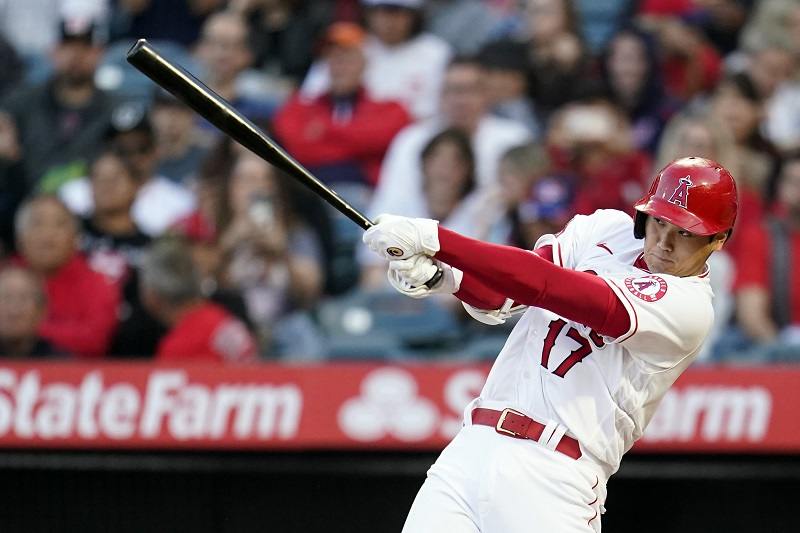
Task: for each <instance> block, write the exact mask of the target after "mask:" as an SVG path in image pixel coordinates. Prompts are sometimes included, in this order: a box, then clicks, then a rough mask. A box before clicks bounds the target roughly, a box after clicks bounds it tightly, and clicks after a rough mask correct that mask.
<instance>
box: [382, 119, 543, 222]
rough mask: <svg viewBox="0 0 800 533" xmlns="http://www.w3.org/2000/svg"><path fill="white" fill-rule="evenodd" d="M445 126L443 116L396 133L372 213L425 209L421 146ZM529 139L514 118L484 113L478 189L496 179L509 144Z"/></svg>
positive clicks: (476, 139)
mask: <svg viewBox="0 0 800 533" xmlns="http://www.w3.org/2000/svg"><path fill="white" fill-rule="evenodd" d="M444 128H445V124H444V123H443V122H442V120H441V119H430V120H427V121H424V122H418V123H416V124H412V125H410V126H407V127H406V128H404V129H403V130H401V131H400V133H398V134H397V136H396V137H395V138H394V139H393V140H392V144H391V145H390V146H389V150H388V151H387V152H386V157H385V158H384V160H383V166H382V167H381V175H380V180H379V181H378V187H377V188H376V190H375V194H374V196H373V198H372V203H371V205H370V207H369V209H368V214H369V215H370V216H373V217H374V216H377V215H379V214H381V213H392V214H398V215H399V214H406V213H418V212H421V211H424V207H421V206H424V205H425V198H424V195H423V191H422V161H421V160H422V150H423V149H424V148H425V145H426V144H427V143H428V142H429V141H430V140H431V139H432V138H433V136H434V135H436V134H437V133H439V132H440V131H442V130H443V129H444ZM530 140H531V134H530V132H529V131H528V129H527V128H525V126H523V125H521V124H519V123H517V122H515V121H513V120H508V119H504V118H499V117H495V116H491V115H486V116H484V117H483V118H482V119H481V121H480V123H479V124H478V128H477V129H476V131H475V134H474V135H473V136H472V150H473V151H474V153H475V178H476V180H477V189H478V190H480V191H483V190H485V189H487V188H488V186H489V185H491V184H493V183H495V182H496V180H497V172H498V165H499V162H500V158H501V157H502V155H503V154H504V153H505V152H506V151H507V150H508V149H509V148H512V147H514V146H519V145H521V144H524V143H526V142H529V141H530ZM411 216H413V215H411Z"/></svg>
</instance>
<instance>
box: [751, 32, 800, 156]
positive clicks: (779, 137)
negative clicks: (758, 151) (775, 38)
mask: <svg viewBox="0 0 800 533" xmlns="http://www.w3.org/2000/svg"><path fill="white" fill-rule="evenodd" d="M748 56H749V59H748V63H747V72H748V73H749V74H750V76H751V78H752V80H753V83H754V84H755V85H756V87H757V88H758V90H759V94H760V95H761V97H762V98H763V99H764V106H765V116H764V119H763V123H762V129H763V131H764V134H765V135H766V136H767V138H768V139H769V140H770V141H771V142H772V143H774V144H775V145H776V146H777V147H778V148H780V149H782V150H784V151H791V150H793V149H794V148H797V147H800V80H798V74H800V70H798V65H799V64H798V58H797V57H796V56H795V55H794V54H793V53H792V51H791V50H790V49H788V48H786V47H783V46H770V45H767V46H764V47H763V48H761V49H758V50H754V51H751V52H750V53H749V54H748Z"/></svg>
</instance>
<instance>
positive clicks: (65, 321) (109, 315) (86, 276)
mask: <svg viewBox="0 0 800 533" xmlns="http://www.w3.org/2000/svg"><path fill="white" fill-rule="evenodd" d="M20 262H21V263H23V264H24V261H20ZM45 291H46V293H47V314H46V315H45V318H44V320H43V321H42V324H41V325H40V326H39V335H41V336H42V337H44V338H45V339H47V340H48V341H50V342H51V343H53V344H54V345H56V346H59V347H60V348H63V349H64V350H66V351H68V352H70V353H71V354H73V355H76V356H79V357H102V356H104V355H106V350H107V349H108V345H109V342H111V337H112V336H113V334H114V329H115V328H116V325H117V307H118V305H119V300H120V294H119V289H118V287H117V285H116V283H114V281H113V280H111V279H109V278H106V277H105V276H103V275H102V274H98V273H97V272H95V271H94V270H92V269H91V268H90V267H89V264H88V263H87V262H86V258H84V257H83V256H82V255H79V254H76V255H75V256H73V258H72V259H70V260H69V261H68V262H67V264H65V265H64V266H63V267H61V268H60V269H59V270H58V271H56V272H55V273H53V274H51V275H50V276H48V277H47V279H45Z"/></svg>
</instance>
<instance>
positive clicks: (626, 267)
mask: <svg viewBox="0 0 800 533" xmlns="http://www.w3.org/2000/svg"><path fill="white" fill-rule="evenodd" d="M642 244H643V241H642V240H638V239H636V238H634V236H633V221H632V219H631V217H630V216H628V215H627V214H625V213H622V212H620V211H615V210H600V211H597V212H595V213H594V214H592V215H589V216H576V217H575V218H574V219H573V220H572V221H571V222H570V223H569V224H568V225H567V227H566V228H565V229H564V230H563V231H562V232H561V233H559V234H557V235H545V236H544V237H542V238H541V239H540V240H539V242H537V244H536V247H540V246H545V245H552V246H553V261H554V263H555V264H556V265H559V266H562V267H565V268H569V269H572V270H578V271H584V272H592V273H595V274H597V275H598V276H600V277H601V278H602V279H603V280H604V281H605V282H606V283H607V284H608V285H609V287H611V289H613V291H614V292H615V293H616V294H617V296H618V297H619V298H620V300H621V301H622V302H623V304H624V306H625V308H626V309H627V311H628V314H629V316H630V324H631V325H630V330H629V331H628V332H627V333H625V334H624V335H622V336H621V337H619V338H617V339H612V338H607V337H603V336H601V335H599V334H597V333H596V332H594V331H592V330H591V329H590V328H588V327H586V326H584V325H582V324H578V323H576V322H572V321H570V320H568V319H566V318H563V317H561V316H559V315H557V314H555V313H552V312H550V311H547V310H545V309H540V308H536V307H530V308H528V310H527V311H525V314H524V315H523V316H522V317H521V319H520V321H519V323H518V324H517V325H516V326H515V327H514V330H513V331H512V332H511V335H510V336H509V338H508V340H507V341H506V344H505V346H504V347H503V350H502V351H501V352H500V355H499V356H498V357H497V360H496V362H495V364H494V366H493V367H492V370H491V372H490V373H489V377H488V378H487V381H486V384H485V386H484V388H483V390H482V392H481V396H480V399H479V400H477V402H476V404H477V403H479V404H480V405H481V406H484V407H489V408H495V409H504V408H507V407H511V408H515V409H518V410H520V411H522V412H524V413H526V414H528V415H530V416H532V417H534V418H536V419H538V420H540V421H549V422H551V423H556V424H559V425H560V426H561V428H562V429H561V430H562V431H563V430H564V429H566V431H567V433H568V434H569V435H572V436H573V437H575V438H576V439H577V440H578V441H579V442H580V444H581V448H582V450H583V452H584V454H588V456H589V458H590V459H592V460H593V461H594V462H596V463H597V464H598V465H599V466H600V467H601V468H602V469H603V470H604V471H605V473H606V476H610V475H611V474H613V473H614V472H615V471H616V470H617V468H618V467H619V463H620V460H621V458H622V455H623V454H624V453H625V452H626V451H627V450H628V449H630V447H631V446H632V445H633V443H634V441H635V440H636V439H638V438H639V437H641V435H642V432H643V431H644V429H645V427H646V426H647V424H648V422H649V421H650V419H651V418H652V416H653V413H654V412H655V409H656V407H657V406H658V403H659V402H660V400H661V398H662V397H663V395H664V393H665V392H666V391H667V389H668V388H669V387H670V386H671V385H672V383H673V382H674V381H675V380H676V379H677V378H678V376H679V375H680V374H681V372H682V371H683V370H684V369H686V367H688V366H689V364H690V363H691V362H692V360H693V358H694V357H695V356H696V355H697V353H698V352H699V350H700V348H701V346H702V344H703V340H704V339H705V337H706V335H707V333H708V331H709V330H710V328H711V325H712V323H713V310H712V307H711V299H712V291H711V287H710V284H709V280H708V268H706V269H705V271H704V272H703V274H701V275H699V276H691V277H683V278H680V277H675V276H670V275H667V274H652V273H650V272H648V271H647V270H646V266H645V265H644V263H643V261H642ZM635 265H639V266H635ZM580 297H581V295H580V294H576V295H575V299H576V300H578V299H580ZM476 404H475V405H476Z"/></svg>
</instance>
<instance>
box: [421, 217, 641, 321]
mask: <svg viewBox="0 0 800 533" xmlns="http://www.w3.org/2000/svg"><path fill="white" fill-rule="evenodd" d="M439 245H440V250H439V251H438V252H437V253H436V258H437V259H439V260H441V261H443V262H445V263H447V264H449V265H451V266H454V267H456V268H458V269H460V270H461V271H463V272H464V275H465V276H467V275H470V276H474V277H475V279H476V280H477V281H478V282H479V283H480V284H482V285H483V286H486V287H491V288H492V290H494V291H495V292H497V293H499V294H502V295H504V296H505V297H507V298H511V299H512V300H514V302H515V303H517V304H522V305H531V306H536V307H541V308H544V309H548V310H550V311H553V312H554V313H558V314H559V315H561V316H563V317H565V318H568V319H570V320H574V321H576V322H579V323H581V324H585V325H587V326H589V327H591V328H592V329H594V330H595V331H597V332H598V333H601V334H603V335H608V336H611V337H618V336H620V335H622V334H624V333H625V332H627V331H628V329H629V328H630V318H629V316H628V313H627V311H626V310H625V308H624V307H623V305H622V302H620V301H619V299H618V298H617V296H616V295H615V294H614V292H613V291H612V290H611V288H610V287H609V286H608V285H607V284H606V282H605V281H603V280H602V279H601V278H599V277H597V276H594V275H592V274H588V273H585V272H577V271H574V270H569V269H565V268H561V267H559V266H556V265H554V264H552V263H550V262H549V261H547V260H546V259H544V258H542V257H540V256H539V255H538V254H536V253H534V252H531V251H527V250H521V249H519V248H513V247H510V246H501V245H497V244H490V243H485V242H481V241H477V240H474V239H470V238H468V237H464V236H462V235H459V234H457V233H455V232H453V231H450V230H447V229H445V228H442V227H439ZM459 292H460V291H459ZM468 303H469V302H468ZM484 309H486V308H485V307H484Z"/></svg>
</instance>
